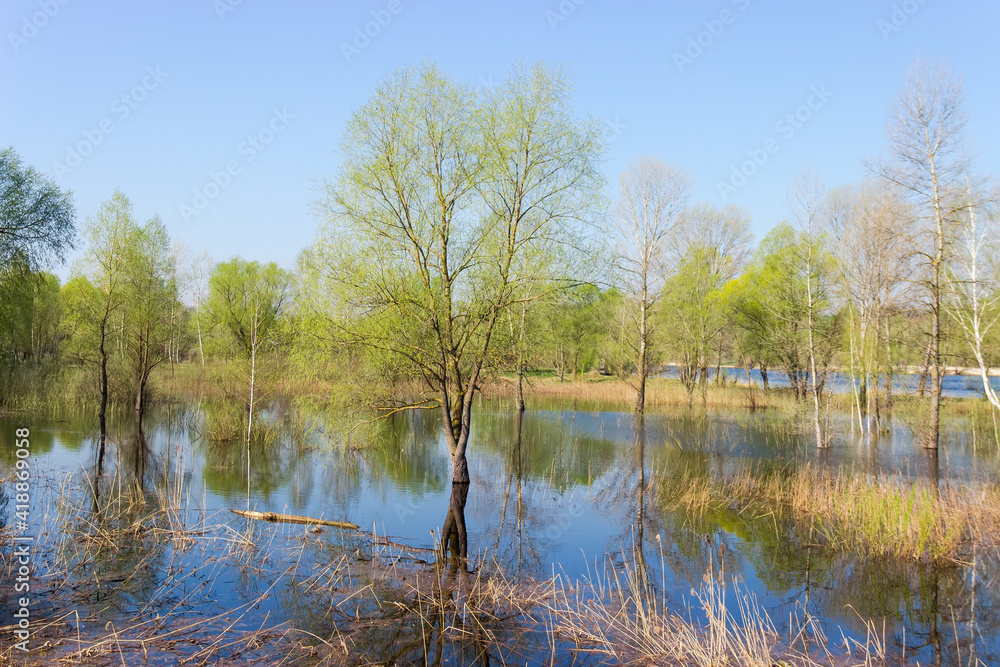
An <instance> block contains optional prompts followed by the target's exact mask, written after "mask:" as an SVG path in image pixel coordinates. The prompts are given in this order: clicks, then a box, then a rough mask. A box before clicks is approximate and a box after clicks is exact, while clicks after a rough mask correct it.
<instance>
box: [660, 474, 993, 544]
mask: <svg viewBox="0 0 1000 667" xmlns="http://www.w3.org/2000/svg"><path fill="white" fill-rule="evenodd" d="M656 477H657V478H656V480H655V481H654V483H653V486H654V493H655V494H656V495H657V496H658V498H659V499H660V500H661V502H663V503H665V504H666V505H667V506H668V507H670V508H673V509H682V510H684V511H686V512H689V513H692V514H698V515H705V514H707V513H711V512H731V513H734V514H740V513H743V512H745V511H746V510H750V514H751V515H753V514H760V515H763V514H768V515H770V514H771V513H774V515H776V516H779V517H783V518H787V519H790V520H793V521H796V522H798V523H800V524H801V525H803V526H805V527H807V528H808V527H809V526H811V527H813V528H815V529H816V531H817V532H818V534H819V535H820V536H821V537H822V538H823V540H824V543H825V544H826V545H827V546H829V547H831V548H835V549H842V550H847V551H852V552H856V553H859V554H862V555H865V556H870V557H877V558H896V559H904V560H921V559H931V560H958V559H961V558H962V557H963V556H964V555H965V552H966V551H968V550H969V549H970V548H971V546H972V545H973V544H983V543H990V544H995V538H993V537H992V536H993V535H995V534H997V530H998V529H1000V494H998V493H997V491H996V489H993V488H991V487H987V486H980V487H973V486H971V485H947V486H945V487H944V488H941V489H938V488H937V487H935V486H933V485H932V484H930V483H927V482H922V481H916V482H909V481H904V480H903V479H902V478H901V477H900V476H895V477H879V478H875V479H873V478H870V477H868V476H865V475H855V474H847V473H845V472H843V471H841V472H837V473H827V472H821V471H818V470H816V469H815V468H814V467H812V466H809V465H807V466H805V467H804V468H801V469H799V470H788V469H784V470H780V471H777V472H768V473H763V472H758V471H755V470H753V469H752V467H750V466H743V467H741V468H740V469H738V470H736V471H734V472H733V473H731V474H728V475H726V476H724V477H717V476H710V475H706V474H704V473H703V472H702V471H696V470H694V469H692V468H689V467H685V466H681V467H678V468H670V469H667V470H665V471H663V473H662V474H660V475H657V476H656Z"/></svg>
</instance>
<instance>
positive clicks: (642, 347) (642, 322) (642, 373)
mask: <svg viewBox="0 0 1000 667" xmlns="http://www.w3.org/2000/svg"><path fill="white" fill-rule="evenodd" d="M646 296H647V294H646V285H645V284H643V286H642V300H641V301H640V302H639V359H638V362H639V363H638V366H639V368H638V371H639V382H638V386H637V388H636V393H635V411H636V412H640V413H641V412H643V411H645V409H646V374H647V373H648V369H647V368H646V335H647V332H646V307H647V304H646Z"/></svg>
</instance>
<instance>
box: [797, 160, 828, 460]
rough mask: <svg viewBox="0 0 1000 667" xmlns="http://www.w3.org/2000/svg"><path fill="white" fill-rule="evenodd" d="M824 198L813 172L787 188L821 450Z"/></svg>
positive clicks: (822, 437) (816, 431) (817, 434)
mask: <svg viewBox="0 0 1000 667" xmlns="http://www.w3.org/2000/svg"><path fill="white" fill-rule="evenodd" d="M822 198H823V186H822V184H821V183H820V181H819V178H818V177H817V176H816V175H815V174H810V173H807V172H803V173H802V174H801V175H800V176H799V177H798V179H797V180H796V182H795V183H794V184H793V185H792V189H791V190H790V191H789V206H790V208H791V209H792V216H793V217H794V218H795V221H796V222H797V223H798V226H799V230H800V233H801V235H802V241H803V243H802V245H803V246H804V248H805V253H803V254H802V255H801V260H802V261H803V267H802V268H803V270H804V272H805V280H806V303H805V307H806V308H805V310H806V337H807V340H808V342H809V379H810V385H811V389H812V397H813V428H814V430H815V435H816V446H817V447H818V448H820V449H822V448H824V447H826V446H827V439H826V438H825V437H824V436H823V428H822V425H821V423H820V417H819V415H820V406H819V403H820V386H819V375H818V374H817V373H816V356H817V347H816V346H817V340H816V338H817V332H816V326H817V320H818V319H819V315H820V313H819V309H820V303H821V302H823V301H825V300H826V295H825V294H823V292H824V285H823V284H822V282H821V281H822V279H823V276H822V275H821V270H822V269H821V264H822V259H821V257H820V254H821V252H822V250H821V249H820V243H818V242H817V241H818V239H819V235H818V232H816V231H814V230H816V228H817V227H818V226H819V224H818V220H817V218H818V217H819V213H820V206H821V201H822Z"/></svg>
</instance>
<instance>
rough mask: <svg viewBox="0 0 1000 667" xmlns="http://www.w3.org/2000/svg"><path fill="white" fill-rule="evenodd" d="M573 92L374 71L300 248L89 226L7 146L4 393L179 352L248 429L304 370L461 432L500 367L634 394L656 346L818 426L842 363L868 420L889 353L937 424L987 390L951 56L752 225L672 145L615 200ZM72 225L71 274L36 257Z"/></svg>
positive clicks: (326, 385)
mask: <svg viewBox="0 0 1000 667" xmlns="http://www.w3.org/2000/svg"><path fill="white" fill-rule="evenodd" d="M570 97H571V90H570V86H569V84H568V81H567V76H566V74H565V73H564V72H563V71H562V70H561V69H560V68H558V67H546V66H543V65H535V66H533V67H523V66H519V67H515V68H513V69H512V70H511V73H510V75H509V76H508V78H507V79H506V81H505V82H504V84H503V85H500V86H497V87H496V88H495V89H493V90H490V91H485V92H484V91H482V90H475V89H473V88H471V87H470V86H467V85H465V84H463V83H461V82H458V81H455V80H453V79H451V78H449V77H448V76H447V75H445V74H444V73H442V72H441V71H440V70H439V69H438V68H437V67H436V66H434V65H433V64H428V65H424V66H422V67H420V68H413V69H405V70H400V71H398V72H395V73H393V74H390V75H388V76H387V77H386V78H385V79H384V80H383V81H382V82H380V83H379V84H378V85H377V86H376V88H375V89H374V90H373V92H372V94H371V97H370V99H369V100H368V101H367V103H366V104H365V105H363V106H362V107H360V108H359V109H358V110H357V111H356V112H355V114H354V116H353V118H352V120H351V121H350V123H349V124H348V127H347V128H345V132H344V138H343V142H342V146H341V153H342V155H343V160H342V163H341V165H340V167H339V170H338V172H337V175H336V176H335V177H333V178H331V179H330V180H328V181H326V182H324V183H323V184H322V187H321V192H320V196H319V199H318V200H317V202H316V210H317V217H318V219H319V227H318V230H317V232H316V236H315V238H314V240H313V242H312V243H311V244H310V245H309V246H308V247H307V248H306V249H305V250H303V252H302V253H301V255H300V258H299V262H298V264H297V266H295V267H292V268H291V269H285V268H281V267H278V266H277V265H276V264H274V263H264V262H258V261H248V260H244V259H242V258H239V257H234V258H230V259H227V260H225V261H216V259H214V258H212V257H210V256H209V255H208V254H204V253H203V254H200V255H197V254H194V253H192V252H191V251H190V250H189V249H188V248H186V246H185V245H184V244H183V242H181V241H177V240H172V239H171V238H170V237H169V235H168V233H167V231H166V228H165V226H164V224H163V223H162V221H161V220H160V219H159V218H157V217H154V218H152V219H150V220H147V221H145V222H143V221H140V220H137V219H136V218H135V216H134V214H133V210H132V204H131V202H130V201H129V199H128V197H127V195H126V194H125V193H122V192H120V191H117V190H116V191H115V192H114V193H113V194H112V196H111V197H110V198H109V199H108V200H106V201H105V202H104V203H103V204H102V206H101V208H100V210H99V211H97V212H96V213H95V214H93V215H92V216H88V218H87V219H86V221H85V223H84V224H83V225H82V226H81V228H80V230H79V232H78V231H77V229H76V223H75V211H74V208H73V202H72V197H71V195H70V194H69V193H66V192H62V191H60V190H59V189H58V188H57V187H56V186H55V185H54V183H53V182H52V181H51V180H49V179H48V178H46V177H45V176H44V175H42V174H40V173H39V172H38V171H36V170H35V169H34V168H32V167H31V166H29V165H25V164H23V162H22V161H21V159H20V158H19V156H18V154H17V152H16V150H15V149H14V148H8V149H7V150H5V151H3V153H2V154H0V193H2V205H0V259H2V270H0V311H2V312H0V408H6V409H10V410H17V409H39V408H43V407H51V406H54V405H86V406H94V407H95V408H96V410H97V412H98V414H99V416H100V418H101V422H102V424H103V422H104V419H105V415H106V413H107V411H108V410H109V409H111V408H113V407H116V406H117V407H119V408H122V409H129V410H135V411H137V412H139V413H140V414H141V412H142V411H143V410H144V409H145V407H146V406H147V405H148V404H149V402H150V401H151V400H155V399H156V398H157V396H161V395H163V394H164V393H165V392H166V391H167V390H166V389H164V387H165V386H167V385H168V384H169V378H172V377H174V375H175V373H176V372H177V368H178V366H181V367H183V369H184V372H187V373H189V374H190V371H191V369H192V368H193V369H196V370H197V369H202V370H204V371H205V372H206V373H207V376H208V377H209V378H210V381H211V382H213V383H215V385H217V386H218V387H220V388H222V390H223V391H224V393H225V394H226V395H227V396H228V397H230V398H233V399H235V400H238V401H240V402H242V403H243V404H244V405H245V407H246V412H247V414H248V420H247V426H246V428H247V433H249V429H250V426H251V425H252V422H253V415H254V413H255V412H256V411H257V410H259V409H260V405H261V404H262V401H266V400H268V399H269V397H271V396H272V395H273V394H274V392H275V386H276V385H277V384H279V380H281V381H282V382H283V383H284V384H285V385H288V379H289V378H295V381H294V383H293V384H294V386H295V392H296V393H297V394H298V395H301V396H303V397H306V398H309V399H310V400H313V401H316V402H320V403H323V402H328V403H329V402H334V403H337V402H339V403H344V404H351V405H360V406H365V407H368V408H374V409H379V410H382V411H383V412H384V413H389V412H392V411H396V410H399V409H409V408H425V407H433V408H435V409H439V410H441V411H442V414H443V418H444V423H445V424H446V425H448V426H450V428H448V429H446V431H448V433H449V434H450V435H449V438H450V439H449V444H450V445H451V446H452V450H453V452H455V451H459V450H461V451H462V452H464V440H463V438H467V433H468V424H469V420H470V419H471V409H472V408H471V405H472V398H473V397H474V396H475V395H476V393H477V392H478V391H479V390H481V389H482V387H483V386H484V384H485V383H487V382H491V381H493V380H495V379H497V378H504V379H505V381H506V382H509V384H510V386H512V387H514V397H515V401H516V403H517V404H518V407H520V408H521V409H523V407H524V389H523V387H524V382H525V378H526V377H528V378H530V377H532V376H536V375H538V374H539V373H547V374H551V375H553V376H554V377H556V378H558V381H564V380H574V379H578V378H579V377H580V376H581V375H586V374H590V375H591V376H592V375H594V374H599V375H601V376H613V377H616V378H618V379H620V380H621V381H623V382H627V383H629V384H630V385H631V386H632V387H633V388H634V395H635V403H634V406H633V407H634V408H635V410H636V411H639V412H641V411H642V410H643V409H644V408H645V401H646V381H647V378H649V377H651V376H654V375H656V374H658V373H659V372H660V371H661V370H662V369H663V368H664V366H665V365H666V364H670V365H674V366H676V367H677V368H678V371H679V382H680V383H681V385H682V386H683V388H684V396H685V401H686V402H687V404H689V405H690V404H694V403H696V402H699V401H701V402H704V401H705V395H706V394H705V392H706V391H707V388H708V386H709V383H710V382H713V381H714V382H718V381H720V380H722V379H723V376H724V374H721V373H715V371H717V370H718V369H719V368H720V367H722V366H726V365H728V366H737V367H739V368H742V369H744V371H745V372H746V373H747V374H748V375H749V373H750V371H751V370H753V369H756V370H758V371H759V372H760V373H761V375H762V376H763V378H764V379H765V383H766V382H767V380H766V378H767V376H768V373H773V372H776V371H778V372H781V373H783V374H786V375H787V378H788V381H789V383H790V385H791V389H790V390H789V391H790V392H791V393H792V394H794V396H795V398H796V399H798V400H799V401H802V402H803V403H804V404H805V405H807V406H808V407H809V410H810V412H811V416H812V418H813V419H814V426H815V434H816V443H817V445H819V446H824V445H825V444H826V443H827V442H828V435H827V434H826V433H825V432H824V431H825V430H826V429H827V426H826V425H825V424H823V423H821V421H822V420H821V414H822V412H823V410H824V401H826V400H827V397H828V394H829V392H827V391H826V387H827V379H828V377H829V374H830V372H831V371H832V370H834V369H838V370H840V371H842V372H844V373H847V374H849V375H850V376H851V377H852V378H854V379H855V383H856V390H855V393H854V395H853V396H852V398H851V402H852V404H853V405H852V410H856V412H857V417H858V419H859V422H860V423H861V427H862V429H863V430H864V429H865V428H878V427H879V426H878V423H879V420H880V419H881V418H882V417H883V416H885V415H887V414H888V413H889V412H890V411H891V406H892V401H893V396H892V390H891V387H892V378H893V377H894V376H896V375H898V374H901V373H905V372H916V373H919V374H920V375H921V376H922V379H921V386H920V391H919V393H920V395H921V396H924V395H925V394H926V396H927V397H928V398H927V401H926V405H927V415H926V418H924V419H923V420H922V421H921V424H920V428H921V429H922V439H923V441H924V443H925V445H926V446H928V447H936V445H937V442H938V437H939V435H938V431H939V426H938V421H939V418H938V415H939V412H940V400H941V399H940V396H941V377H942V374H943V373H944V371H945V368H946V367H963V368H968V369H970V370H971V371H973V372H975V373H976V374H977V375H980V376H981V377H982V379H983V393H984V397H985V400H986V401H988V402H989V403H990V404H991V405H992V409H993V410H994V411H996V410H1000V400H998V398H997V395H996V392H995V391H994V390H993V389H991V387H990V385H989V383H988V382H987V377H988V374H989V372H990V370H991V369H992V368H995V367H996V366H998V365H1000V328H998V327H997V326H995V325H996V322H997V319H998V317H1000V261H998V260H1000V254H998V248H1000V226H998V214H997V210H996V207H995V206H996V203H997V191H996V185H995V183H993V182H991V181H990V180H989V179H988V178H985V177H982V176H980V175H979V174H978V173H977V172H976V170H975V165H974V163H973V161H972V158H971V157H970V155H971V152H970V147H969V146H968V145H967V143H966V140H965V138H964V136H963V126H964V122H965V117H964V115H963V112H962V93H961V83H960V81H959V80H958V79H957V78H956V77H955V76H954V75H953V74H951V73H950V72H949V71H948V70H946V69H944V68H943V67H942V66H936V65H929V64H927V63H921V62H917V63H915V64H914V66H913V68H912V70H911V72H910V74H909V77H908V82H907V84H906V87H905V88H904V89H903V90H902V91H901V92H900V94H899V97H898V99H897V101H896V103H895V105H894V107H893V109H892V111H891V113H890V117H889V118H888V122H887V127H888V135H887V136H888V149H887V151H886V152H885V153H884V154H883V155H882V156H881V157H879V158H877V159H875V160H872V161H871V162H869V163H866V167H867V169H868V172H869V176H868V177H867V178H865V179H864V180H862V181H860V182H856V183H850V184H846V185H841V186H838V187H833V188H827V187H826V186H824V185H823V184H822V183H821V182H820V181H819V179H818V178H817V177H816V176H814V175H811V174H809V173H803V174H802V176H801V177H800V178H799V179H797V181H796V182H795V183H792V184H790V187H789V190H788V195H787V200H788V209H787V210H788V215H787V217H786V219H785V220H783V221H781V222H779V223H778V224H777V225H775V226H774V227H773V228H772V229H771V231H770V232H769V233H768V234H767V235H766V236H765V237H764V238H763V239H761V240H760V241H759V242H757V243H756V244H755V243H754V240H753V237H752V234H751V231H750V222H751V221H750V216H749V214H748V213H747V212H746V211H744V210H742V209H740V208H739V207H737V206H733V205H727V206H722V207H719V206H715V205H713V204H710V203H705V202H692V201H690V196H689V194H690V191H691V182H690V179H689V177H688V176H687V174H686V173H685V171H684V169H683V167H681V166H678V165H668V164H665V163H664V162H662V161H661V160H659V159H658V158H655V157H639V158H637V159H636V160H635V161H634V162H633V163H632V165H631V166H630V167H629V169H627V170H626V171H625V172H624V173H622V174H621V175H620V179H619V187H618V191H617V193H616V194H615V196H614V197H611V198H608V197H607V196H606V192H607V190H608V187H607V186H608V184H607V183H606V182H605V178H604V177H603V175H602V173H601V171H600V168H599V163H600V158H601V155H602V151H603V146H602V143H603V142H602V137H601V132H600V128H599V126H598V124H597V123H595V122H593V121H592V120H591V119H588V118H583V117H579V116H577V115H576V114H575V113H574V111H573V109H572V105H571V99H570ZM77 246H82V248H83V252H84V254H83V258H82V259H80V260H79V261H78V262H76V263H75V264H74V265H73V267H72V271H71V277H70V278H69V280H68V281H67V282H66V283H65V284H60V281H59V280H58V278H57V277H56V276H55V275H53V274H52V273H50V272H48V271H46V270H45V269H46V268H50V267H52V266H54V265H55V264H56V263H58V262H60V261H61V260H62V259H63V258H64V257H65V255H66V252H67V251H68V250H69V249H71V248H73V247H77ZM713 376H714V377H713ZM710 378H711V379H710ZM765 389H766V387H765ZM867 417H873V418H874V425H872V424H871V423H869V420H867V419H865V418H867ZM460 458H461V457H459V459H460ZM459 459H456V461H459ZM458 474H459V473H456V475H458ZM457 479H458V477H456V480H457Z"/></svg>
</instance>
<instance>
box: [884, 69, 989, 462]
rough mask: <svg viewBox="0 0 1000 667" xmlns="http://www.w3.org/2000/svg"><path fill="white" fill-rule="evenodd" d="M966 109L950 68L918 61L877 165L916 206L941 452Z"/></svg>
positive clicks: (929, 439) (931, 434)
mask: <svg viewBox="0 0 1000 667" xmlns="http://www.w3.org/2000/svg"><path fill="white" fill-rule="evenodd" d="M965 123H966V115H965V113H964V112H963V110H962V84H961V81H960V80H959V79H956V78H955V77H954V76H953V75H952V74H951V72H950V71H949V70H947V69H946V68H945V67H944V66H943V65H930V64H928V63H926V62H923V61H921V60H917V61H916V62H915V63H914V64H913V66H912V67H911V69H910V71H909V73H908V75H907V80H906V85H905V87H904V88H903V91H902V92H901V93H900V94H899V97H898V98H897V99H896V102H895V104H894V105H893V107H892V111H891V116H890V120H889V126H888V139H889V148H888V151H887V154H886V156H885V157H884V158H882V159H881V160H879V161H877V162H875V163H874V164H873V165H872V166H871V168H872V169H873V170H874V172H875V173H876V174H878V175H879V176H881V177H882V178H884V179H886V180H887V181H888V182H890V183H892V184H894V185H895V186H897V187H898V188H900V191H901V193H902V194H903V196H904V197H906V198H907V199H908V200H909V201H910V202H911V203H912V205H913V208H912V211H913V217H912V219H911V220H910V221H909V222H910V225H909V226H910V228H911V229H912V230H914V231H913V233H912V236H911V239H912V242H913V252H914V254H915V256H917V257H919V260H920V262H921V264H922V269H923V276H922V278H921V282H922V283H923V286H924V290H925V292H926V295H927V301H928V303H927V307H928V309H929V310H930V314H931V331H930V346H929V352H930V354H929V357H930V361H931V363H930V372H931V392H930V414H929V417H928V425H927V431H926V432H925V433H924V437H923V440H924V446H925V447H927V448H929V449H937V447H938V440H939V435H940V429H941V382H942V381H941V374H942V371H943V365H944V363H943V359H942V353H941V337H942V333H941V311H942V306H943V301H942V299H943V296H944V294H945V291H946V284H945V279H946V270H947V267H946V263H947V262H948V260H949V258H950V253H951V237H952V234H953V231H954V226H955V221H956V220H957V217H958V215H959V214H960V213H961V212H962V211H964V210H965V209H966V208H968V206H969V205H970V203H971V202H970V201H969V200H968V198H966V197H965V196H964V193H965V189H966V185H967V183H968V179H969V176H970V171H971V168H972V167H971V160H970V157H969V155H968V152H967V149H966V145H965V139H964V129H965Z"/></svg>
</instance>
